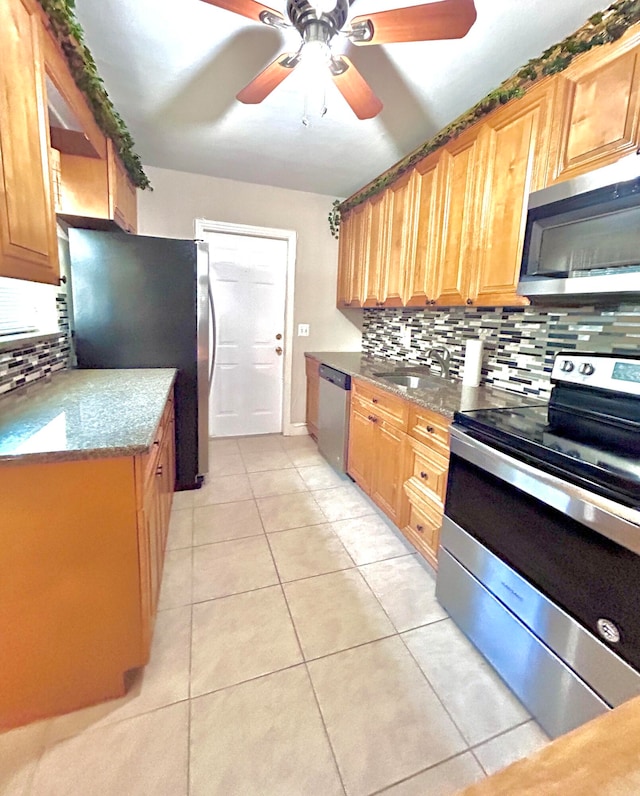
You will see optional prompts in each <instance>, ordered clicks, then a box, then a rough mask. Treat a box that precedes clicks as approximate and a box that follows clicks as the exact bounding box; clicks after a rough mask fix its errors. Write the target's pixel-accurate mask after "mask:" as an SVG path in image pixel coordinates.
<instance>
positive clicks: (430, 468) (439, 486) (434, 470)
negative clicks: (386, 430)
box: [407, 437, 449, 505]
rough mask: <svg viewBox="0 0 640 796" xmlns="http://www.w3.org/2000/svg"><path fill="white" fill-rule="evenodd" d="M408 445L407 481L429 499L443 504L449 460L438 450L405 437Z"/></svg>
mask: <svg viewBox="0 0 640 796" xmlns="http://www.w3.org/2000/svg"><path fill="white" fill-rule="evenodd" d="M407 442H408V445H409V470H408V472H409V481H411V484H412V488H414V489H415V490H416V491H418V492H424V493H425V499H431V500H434V501H437V502H439V503H441V504H443V505H444V497H445V493H446V490H447V473H448V471H449V460H448V459H447V458H446V457H445V456H442V454H441V453H440V452H437V451H434V450H433V449H432V448H429V447H427V446H426V445H423V444H422V443H421V442H417V441H416V440H414V439H412V438H411V437H407Z"/></svg>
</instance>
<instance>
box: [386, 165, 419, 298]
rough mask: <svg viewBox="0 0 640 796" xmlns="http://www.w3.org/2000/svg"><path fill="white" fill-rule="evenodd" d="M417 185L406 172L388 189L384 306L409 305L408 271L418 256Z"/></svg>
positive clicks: (409, 173)
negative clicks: (406, 293) (416, 247)
mask: <svg viewBox="0 0 640 796" xmlns="http://www.w3.org/2000/svg"><path fill="white" fill-rule="evenodd" d="M414 186H415V183H414V182H413V181H412V179H411V172H407V173H406V174H404V175H403V176H402V177H400V179H399V180H397V181H396V182H395V183H394V184H393V185H391V186H390V187H389V189H388V191H387V204H388V208H387V226H388V229H387V241H388V243H387V252H388V255H387V257H386V258H385V262H384V263H383V272H382V285H383V288H382V296H381V300H382V301H383V302H384V305H385V307H404V306H405V305H406V295H405V286H406V283H407V273H408V271H409V269H410V266H411V263H413V261H414V257H415V235H414V219H413V209H414V201H413V191H414Z"/></svg>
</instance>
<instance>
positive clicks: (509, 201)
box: [470, 81, 556, 306]
mask: <svg viewBox="0 0 640 796" xmlns="http://www.w3.org/2000/svg"><path fill="white" fill-rule="evenodd" d="M555 86H556V83H555V82H554V81H548V82H547V83H545V84H544V86H542V87H540V89H539V90H534V91H532V92H530V94H527V96H526V97H524V99H521V100H518V101H517V102H512V103H510V104H509V105H508V106H507V107H505V108H504V109H502V110H500V111H498V112H497V113H494V114H492V115H491V116H489V118H488V119H487V121H486V122H485V123H484V124H483V125H482V130H481V133H480V141H481V148H480V157H479V162H478V172H479V174H482V175H484V194H483V204H482V215H481V218H480V223H479V224H478V228H479V230H480V239H479V243H480V245H479V249H478V257H477V260H476V263H477V267H476V269H475V273H474V276H473V284H472V286H471V289H470V294H471V297H472V299H473V302H474V304H477V305H478V304H479V305H481V306H482V305H484V306H504V305H505V304H507V305H516V304H528V303H529V302H528V300H527V299H526V298H524V297H522V296H517V295H516V287H517V284H518V278H519V275H520V261H521V258H522V247H523V244H524V231H525V222H526V212H527V205H526V201H527V198H528V196H529V192H530V190H531V189H532V186H537V185H538V184H539V183H540V181H541V179H544V175H545V174H546V171H547V162H548V157H549V126H550V117H551V111H552V108H553V100H554V96H555Z"/></svg>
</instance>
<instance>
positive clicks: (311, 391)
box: [304, 357, 320, 442]
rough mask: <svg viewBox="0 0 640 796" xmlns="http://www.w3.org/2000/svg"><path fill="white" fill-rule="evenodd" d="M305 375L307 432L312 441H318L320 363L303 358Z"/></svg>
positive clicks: (309, 358)
mask: <svg viewBox="0 0 640 796" xmlns="http://www.w3.org/2000/svg"><path fill="white" fill-rule="evenodd" d="M304 366H305V372H306V375H307V431H308V432H309V435H310V436H311V437H313V439H315V440H316V442H317V440H318V405H319V393H320V376H319V375H318V372H319V370H320V363H319V362H318V360H317V359H313V358H312V357H305V361H304Z"/></svg>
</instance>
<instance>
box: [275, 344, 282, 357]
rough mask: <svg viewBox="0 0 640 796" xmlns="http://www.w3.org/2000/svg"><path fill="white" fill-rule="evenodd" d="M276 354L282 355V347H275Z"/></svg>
mask: <svg viewBox="0 0 640 796" xmlns="http://www.w3.org/2000/svg"><path fill="white" fill-rule="evenodd" d="M276 354H277V355H278V356H279V357H281V356H282V349H281V348H280V346H278V347H277V348H276Z"/></svg>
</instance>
